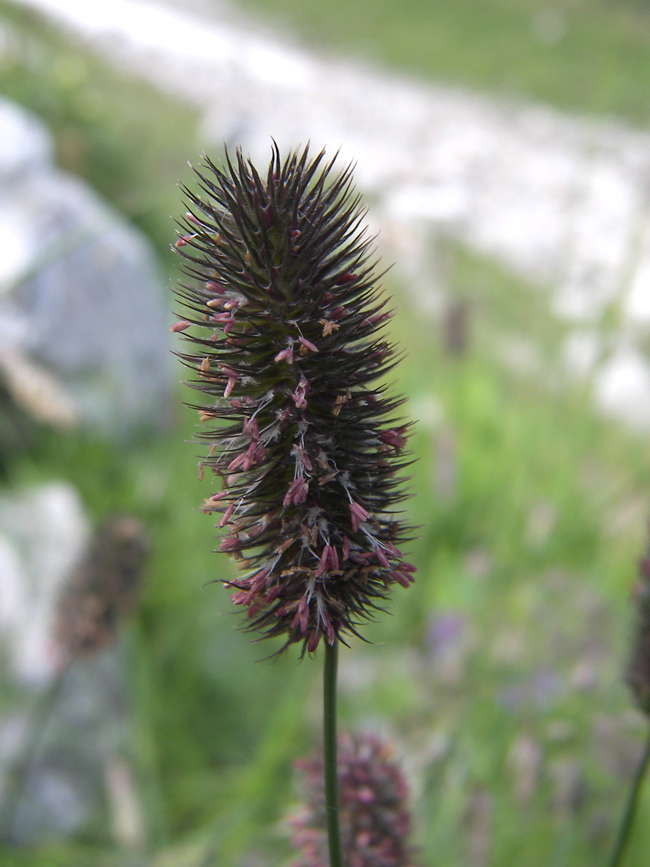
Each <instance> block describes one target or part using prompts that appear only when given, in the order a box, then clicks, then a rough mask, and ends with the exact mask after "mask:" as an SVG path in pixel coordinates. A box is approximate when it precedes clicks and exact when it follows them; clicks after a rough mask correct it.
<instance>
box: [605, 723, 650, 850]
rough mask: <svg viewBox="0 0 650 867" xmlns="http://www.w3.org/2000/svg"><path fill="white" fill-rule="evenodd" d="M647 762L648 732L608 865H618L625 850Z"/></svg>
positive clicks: (648, 758) (649, 742) (648, 752)
mask: <svg viewBox="0 0 650 867" xmlns="http://www.w3.org/2000/svg"><path fill="white" fill-rule="evenodd" d="M649 762H650V732H649V733H648V739H647V740H646V743H645V747H644V748H643V754H642V755H641V761H640V762H639V766H638V768H637V769H636V774H635V775H634V781H633V783H632V788H631V789H630V794H629V797H628V801H627V806H626V808H625V813H624V814H623V821H622V822H621V826H620V828H619V829H618V839H617V840H616V847H615V848H614V852H613V854H612V857H611V859H610V861H609V867H618V865H619V864H620V863H621V859H622V858H623V853H624V852H625V848H626V846H627V843H628V840H629V838H630V831H631V829H632V825H633V824H634V817H635V815H636V808H637V806H638V801H639V792H640V791H641V784H642V783H643V778H644V776H645V772H646V770H647V768H648V763H649Z"/></svg>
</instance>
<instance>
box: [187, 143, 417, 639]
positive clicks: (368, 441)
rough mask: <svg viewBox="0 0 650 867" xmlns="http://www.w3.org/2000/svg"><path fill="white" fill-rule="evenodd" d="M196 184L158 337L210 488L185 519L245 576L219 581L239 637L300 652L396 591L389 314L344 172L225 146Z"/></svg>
mask: <svg viewBox="0 0 650 867" xmlns="http://www.w3.org/2000/svg"><path fill="white" fill-rule="evenodd" d="M196 174H197V176H198V182H199V192H198V193H194V192H191V191H189V190H185V193H186V195H187V206H188V208H189V210H188V213H187V215H186V220H185V222H184V223H183V231H184V232H185V233H186V234H183V235H182V236H181V237H180V238H179V239H178V241H177V242H176V247H177V249H178V251H179V252H180V254H181V255H182V256H183V258H184V260H185V262H184V267H183V272H184V274H185V275H186V276H187V277H188V278H189V279H188V280H186V281H184V282H182V283H181V284H180V286H179V289H178V295H179V297H180V298H181V300H182V303H183V306H184V314H183V315H184V318H183V319H181V320H180V321H179V322H177V323H176V325H174V326H173V330H174V331H179V332H183V337H184V338H185V340H186V341H187V342H188V343H189V346H188V349H189V351H187V352H181V353H179V355H180V357H181V359H182V360H183V361H184V363H185V364H186V365H187V366H188V367H189V368H190V369H192V370H193V371H194V372H195V378H194V379H193V380H192V381H191V382H190V383H189V384H190V385H191V386H192V387H193V388H195V389H197V390H198V391H199V392H201V394H202V397H203V401H202V402H201V404H200V405H197V406H195V408H196V409H197V410H198V411H199V413H200V418H201V421H202V422H203V423H204V424H206V425H207V427H208V428H209V429H207V430H205V431H203V432H201V433H199V434H198V437H199V438H200V440H201V441H204V442H206V443H209V450H208V452H207V455H206V457H205V458H204V460H203V461H202V462H201V464H200V471H201V473H203V471H204V467H206V468H208V469H209V470H210V471H211V472H212V473H214V474H215V475H216V476H217V477H219V479H220V480H221V485H220V490H219V491H218V492H217V493H215V494H214V495H212V496H211V497H210V498H209V499H207V500H206V501H205V503H204V505H203V510H204V511H205V512H208V513H217V514H218V515H220V520H219V521H218V524H217V526H218V527H221V528H224V529H225V531H226V535H225V537H224V538H223V539H222V541H221V544H220V546H219V549H220V550H221V551H225V552H228V553H230V554H232V555H233V556H234V557H235V558H237V559H238V560H239V561H240V564H239V565H240V567H241V568H242V570H243V571H245V572H246V574H245V575H244V576H243V577H241V578H239V579H238V580H235V581H232V582H228V583H229V585H230V587H231V588H232V589H234V595H233V597H232V598H233V602H234V603H235V604H237V605H242V606H245V607H246V608H247V609H248V615H249V624H248V626H249V628H250V629H251V630H260V631H261V633H262V634H263V635H265V636H281V637H283V638H284V641H285V645H284V646H287V645H289V644H291V643H294V642H298V643H302V647H303V652H305V651H306V650H308V651H310V652H311V651H314V650H315V649H316V647H317V646H318V643H319V641H320V639H321V637H322V636H324V637H325V640H326V641H327V642H328V643H329V644H331V645H333V644H334V643H335V642H336V641H337V640H339V639H341V638H342V633H350V632H352V633H355V634H356V627H357V626H358V624H359V622H360V620H362V619H363V618H365V617H368V616H369V615H370V614H371V612H372V610H373V609H374V608H376V607H378V605H380V603H381V600H382V599H384V598H385V596H386V594H387V591H388V589H389V587H390V585H391V584H393V583H395V582H397V583H399V584H402V585H403V586H405V587H407V586H408V585H409V584H410V583H411V582H412V580H413V572H414V571H415V570H414V568H413V567H412V566H411V565H410V564H408V563H405V562H403V557H402V553H401V551H400V550H399V545H400V544H402V543H403V542H404V541H405V540H406V539H407V537H408V535H409V532H410V530H409V528H408V527H405V526H403V524H402V522H401V521H400V517H399V514H398V513H397V512H395V506H396V504H397V503H399V502H400V501H401V500H402V499H403V497H404V493H403V488H402V483H401V479H400V478H399V471H400V470H401V469H402V468H403V467H404V466H405V460H404V456H403V450H404V447H405V444H406V432H407V425H405V424H404V422H403V420H402V419H400V418H399V417H398V415H397V414H396V413H397V410H398V408H399V406H400V405H401V403H402V400H401V399H399V398H394V397H390V396H388V395H387V394H386V392H385V385H382V384H381V383H380V381H379V380H380V378H381V377H383V376H384V374H385V373H386V372H387V371H388V370H390V369H391V368H392V367H393V365H394V364H395V357H394V353H393V348H392V347H391V346H390V345H389V343H388V342H387V341H386V339H385V337H384V336H383V334H382V331H383V328H384V326H385V324H386V322H387V321H388V319H389V318H390V313H389V312H388V311H387V310H386V300H385V299H384V298H382V297H381V296H380V294H379V290H378V288H377V285H376V284H377V279H378V278H377V276H376V273H375V263H374V261H373V259H372V242H371V240H368V239H367V238H366V237H365V231H364V230H363V228H362V226H361V223H362V220H363V217H364V210H363V209H362V207H361V205H360V198H359V196H358V195H356V194H355V192H354V190H353V187H352V179H351V169H350V168H349V167H348V168H347V169H345V170H344V171H342V172H341V173H337V172H336V171H335V170H334V160H332V161H330V162H328V163H326V162H325V155H324V152H321V153H320V154H318V156H316V157H315V158H313V159H312V158H310V156H309V153H308V149H307V148H305V149H304V150H302V151H300V152H298V151H296V152H292V153H290V154H289V155H288V156H287V158H286V159H285V160H282V159H281V157H280V154H279V151H278V149H277V147H274V149H273V154H272V158H271V162H270V166H269V168H268V172H267V173H266V176H264V175H260V174H259V173H258V171H257V170H256V168H255V167H254V165H253V164H252V163H251V161H250V160H248V159H246V158H244V157H243V156H242V154H241V152H239V151H238V152H237V154H236V159H235V160H234V161H233V160H231V159H230V157H227V159H226V164H225V165H224V166H223V167H221V168H219V167H217V166H215V165H214V164H213V163H212V162H211V161H210V160H209V159H206V160H205V162H204V164H203V167H202V169H201V170H200V171H196ZM217 420H218V421H219V422H220V424H219V425H215V422H216V421H217Z"/></svg>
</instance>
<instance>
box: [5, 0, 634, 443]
mask: <svg viewBox="0 0 650 867" xmlns="http://www.w3.org/2000/svg"><path fill="white" fill-rule="evenodd" d="M20 2H22V3H23V5H26V6H31V7H33V8H37V9H40V10H41V11H43V12H44V13H46V14H48V15H49V16H50V17H51V18H52V19H54V20H56V21H58V22H60V23H61V24H63V25H64V26H66V27H67V28H68V29H70V30H71V31H74V32H75V33H76V34H78V35H79V36H80V37H81V38H83V39H84V40H85V41H87V42H88V43H90V44H91V45H92V46H94V47H95V48H96V49H97V50H99V51H100V52H102V53H103V54H105V55H106V56H108V57H109V58H110V59H111V60H113V61H114V62H115V63H117V64H119V65H120V66H122V67H125V68H128V69H130V70H132V71H135V72H137V73H138V74H140V75H143V76H145V77H146V78H148V79H149V80H151V81H152V82H154V83H155V84H157V85H158V86H160V87H163V88H164V89H166V90H168V91H170V92H171V93H173V94H175V95H178V96H181V97H182V98H183V99H185V100H189V101H190V102H191V103H192V104H195V105H196V106H198V107H199V108H200V109H201V111H202V112H203V115H204V119H205V120H204V129H205V133H206V138H207V139H208V140H212V141H216V142H219V143H220V142H223V140H224V139H225V140H226V141H228V142H229V143H231V144H242V146H243V147H244V149H245V150H246V151H248V152H250V153H251V155H252V156H253V157H254V158H258V157H259V158H261V159H263V160H265V159H266V158H267V157H268V153H269V138H270V136H274V137H275V138H276V140H277V141H278V143H279V144H280V145H281V146H282V147H289V146H294V145H296V144H297V143H304V142H306V141H307V140H311V142H312V144H313V146H314V147H320V146H321V144H326V145H327V146H328V150H329V151H334V150H335V149H336V148H337V147H339V146H340V148H341V156H342V159H343V160H348V159H351V160H354V161H355V162H356V163H357V171H356V180H357V183H358V185H359V187H360V188H361V189H362V190H363V192H364V193H365V194H366V195H368V197H369V200H370V202H371V203H372V220H373V222H374V224H375V225H376V227H377V228H379V229H381V231H382V236H383V238H384V242H385V243H388V244H390V245H392V246H393V247H394V248H395V247H396V248H397V249H396V250H395V256H396V258H398V260H399V259H400V258H402V259H403V260H404V261H407V260H408V261H409V263H410V268H411V277H412V282H413V283H414V285H415V286H416V288H417V289H418V290H419V291H420V293H423V295H422V296H421V297H422V300H423V301H424V302H426V301H427V300H429V301H430V300H431V299H430V298H429V299H427V297H426V294H427V292H429V294H430V295H431V297H433V295H434V294H435V287H434V286H433V285H432V280H433V278H432V277H431V276H430V274H429V273H428V271H427V269H428V268H429V264H428V263H429V262H430V246H431V244H432V242H433V241H434V240H435V237H436V235H437V234H438V233H440V232H443V233H445V234H446V235H450V236H452V237H455V238H458V239H460V240H462V241H463V242H465V243H467V244H468V245H470V246H472V247H474V248H476V249H478V250H481V251H483V252H486V253H489V254H491V255H494V256H496V257H498V258H499V259H501V260H502V261H503V262H504V263H506V264H507V265H508V266H509V267H511V268H513V269H515V270H516V271H518V272H520V273H522V274H524V275H525V276H527V277H528V278H529V279H531V278H532V279H533V280H534V281H539V282H540V283H545V284H549V285H551V287H552V288H553V304H554V308H555V310H556V312H558V313H559V314H560V315H561V316H563V317H566V318H568V319H570V320H571V321H572V322H574V323H575V332H574V334H573V335H572V337H571V338H570V340H569V341H568V343H567V348H566V357H567V361H568V363H569V364H571V365H572V366H573V367H574V368H575V369H576V370H579V369H580V368H582V369H589V370H591V368H592V366H593V365H592V361H593V360H594V359H596V358H598V357H600V356H601V353H600V351H599V347H598V346H597V340H598V338H597V326H598V323H599V321H600V319H601V317H602V316H603V314H604V312H605V311H606V309H607V308H608V306H610V305H611V304H612V303H616V304H617V305H618V306H619V310H620V314H621V322H622V325H621V332H620V338H619V339H618V341H617V342H616V344H615V346H614V347H613V349H612V350H611V351H610V353H609V355H608V356H607V357H606V358H605V360H604V361H602V360H601V362H600V366H599V367H598V370H597V371H596V372H595V380H594V386H595V395H596V398H597V400H598V401H599V403H600V404H601V406H602V407H603V408H604V409H605V410H608V411H612V412H614V413H616V414H618V415H620V416H622V417H624V418H625V419H626V420H627V421H629V422H630V423H632V424H633V425H636V426H638V427H642V428H645V427H650V368H648V364H647V361H646V359H645V357H644V355H643V354H642V352H641V351H640V349H639V348H638V345H637V344H638V338H639V335H640V334H643V332H644V331H647V329H648V328H650V219H649V217H650V211H649V202H650V133H645V132H639V131H634V130H632V129H629V128H626V127H624V126H623V125H621V124H617V123H614V122H594V121H588V120H583V119H579V118H571V117H567V116H564V115H561V114H560V113H558V112H556V111H553V110H549V109H545V108H541V107H539V106H531V105H526V104H512V103H506V102H503V101H498V100H491V99H488V98H485V97H482V96H477V95H475V94H472V93H469V92H467V91H463V90H460V89H453V88H448V87H436V86H433V85H429V84H422V83H418V82H417V81H413V80H409V79H406V78H400V77H398V76H396V75H392V74H388V73H385V72H381V71H377V70H371V69H368V68H363V67H361V66H356V65H354V64H351V63H348V62H343V61H340V60H336V59H331V58H328V57H325V56H316V55H314V54H312V53H309V52H308V51H306V50H305V49H302V48H300V47H298V46H296V45H294V44H290V43H289V42H285V41H283V40H282V39H281V38H280V37H278V36H276V35H273V34H269V33H263V32H261V31H260V30H259V28H256V27H255V26H252V25H250V24H248V23H247V22H244V21H243V20H242V19H241V18H238V17H237V15H236V13H234V12H233V11H232V10H231V9H228V8H227V7H220V8H221V10H222V11H221V12H220V13H219V14H217V13H216V12H215V11H214V9H215V7H214V5H212V6H211V7H210V8H211V12H210V14H208V13H207V12H202V11H201V9H200V8H199V9H195V10H193V11H186V12H182V11H180V9H178V8H175V7H173V6H170V5H164V4H161V3H155V2H148V0H92V2H89V0H20ZM425 306H426V304H425Z"/></svg>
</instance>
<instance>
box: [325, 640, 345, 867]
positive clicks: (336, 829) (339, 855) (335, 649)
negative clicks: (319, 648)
mask: <svg viewBox="0 0 650 867" xmlns="http://www.w3.org/2000/svg"><path fill="white" fill-rule="evenodd" d="M338 661H339V643H338V641H335V642H334V644H327V643H326V644H325V669H324V672H323V759H324V763H325V811H326V814H327V839H328V841H329V850H330V867H343V845H342V843H341V824H340V820H339V773H338V759H337V743H336V675H337V669H338Z"/></svg>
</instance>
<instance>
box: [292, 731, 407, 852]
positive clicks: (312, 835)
mask: <svg viewBox="0 0 650 867" xmlns="http://www.w3.org/2000/svg"><path fill="white" fill-rule="evenodd" d="M296 767H297V769H298V771H299V772H300V774H301V777H302V787H303V789H304V797H305V806H304V808H303V810H302V812H301V813H300V814H299V815H298V816H296V817H295V818H294V819H292V820H291V824H292V826H293V829H294V833H293V839H292V842H293V845H294V846H295V847H296V848H297V849H299V850H300V853H301V855H300V857H299V858H298V859H297V860H295V861H293V862H292V864H291V867H327V864H328V863H329V862H328V855H327V837H326V834H325V826H326V816H325V812H326V811H325V793H324V788H323V757H322V756H321V755H320V754H315V755H314V756H312V757H311V758H309V759H304V760H301V761H299V762H296ZM338 775H339V787H340V796H341V832H342V838H343V849H344V852H345V858H346V860H345V864H346V867H411V865H412V864H413V850H412V849H411V847H410V846H409V844H408V835H409V831H410V825H411V817H410V813H409V810H408V808H407V798H408V786H407V784H406V780H405V778H404V775H403V774H402V771H401V770H400V767H399V765H398V764H397V762H396V761H395V759H394V758H393V755H392V749H391V747H390V746H389V745H387V744H385V743H382V741H380V740H379V739H378V738H376V737H373V736H372V735H355V736H353V737H349V736H342V737H341V738H340V739H339V751H338Z"/></svg>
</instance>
